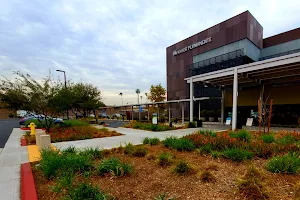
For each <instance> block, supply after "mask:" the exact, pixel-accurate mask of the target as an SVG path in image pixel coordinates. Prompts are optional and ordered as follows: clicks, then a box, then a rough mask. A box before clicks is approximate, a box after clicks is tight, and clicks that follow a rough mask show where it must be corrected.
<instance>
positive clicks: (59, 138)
mask: <svg viewBox="0 0 300 200" xmlns="http://www.w3.org/2000/svg"><path fill="white" fill-rule="evenodd" d="M28 133H29V134H30V132H28ZM28 133H27V132H26V135H25V139H26V141H27V144H35V136H30V135H29V134H28ZM49 134H50V135H51V142H63V141H74V140H85V139H92V138H102V137H112V136H120V135H122V134H121V133H118V132H116V131H111V130H109V129H107V128H101V129H98V128H96V127H92V126H71V127H55V128H52V129H51V132H50V133H49Z"/></svg>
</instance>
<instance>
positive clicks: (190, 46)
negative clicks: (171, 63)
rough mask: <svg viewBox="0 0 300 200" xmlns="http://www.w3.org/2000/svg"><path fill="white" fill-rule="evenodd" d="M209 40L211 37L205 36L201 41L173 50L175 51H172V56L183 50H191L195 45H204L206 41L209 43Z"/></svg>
mask: <svg viewBox="0 0 300 200" xmlns="http://www.w3.org/2000/svg"><path fill="white" fill-rule="evenodd" d="M211 41H212V39H211V37H209V38H206V39H205V40H202V41H200V42H197V43H194V44H191V45H189V46H187V47H184V48H182V49H179V50H175V51H173V56H177V55H178V54H181V53H184V52H186V51H189V50H192V49H194V48H196V47H199V46H202V45H205V44H207V43H209V42H211Z"/></svg>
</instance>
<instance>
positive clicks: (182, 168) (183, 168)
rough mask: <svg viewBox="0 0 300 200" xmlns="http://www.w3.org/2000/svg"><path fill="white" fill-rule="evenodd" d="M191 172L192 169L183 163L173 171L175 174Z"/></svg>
mask: <svg viewBox="0 0 300 200" xmlns="http://www.w3.org/2000/svg"><path fill="white" fill-rule="evenodd" d="M191 170H192V168H191V167H190V165H189V164H188V163H187V162H185V161H180V162H179V163H178V164H177V165H176V166H175V168H174V169H173V171H174V172H175V173H176V174H187V173H189V172H191Z"/></svg>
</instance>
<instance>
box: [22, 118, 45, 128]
mask: <svg viewBox="0 0 300 200" xmlns="http://www.w3.org/2000/svg"><path fill="white" fill-rule="evenodd" d="M31 122H33V123H34V124H35V126H36V127H35V128H45V126H44V124H45V122H44V120H40V121H39V120H37V119H29V120H27V121H26V122H25V127H28V125H29V124H30V123H31Z"/></svg>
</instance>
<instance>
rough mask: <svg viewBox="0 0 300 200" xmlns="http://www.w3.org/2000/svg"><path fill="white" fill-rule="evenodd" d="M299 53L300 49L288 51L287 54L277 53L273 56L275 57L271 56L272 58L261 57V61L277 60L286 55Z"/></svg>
mask: <svg viewBox="0 0 300 200" xmlns="http://www.w3.org/2000/svg"><path fill="white" fill-rule="evenodd" d="M298 52H300V49H295V50H292V51H286V52H283V53H277V54H273V55H270V56H265V57H261V58H259V60H267V59H271V58H276V57H280V56H285V55H289V54H293V53H298Z"/></svg>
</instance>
